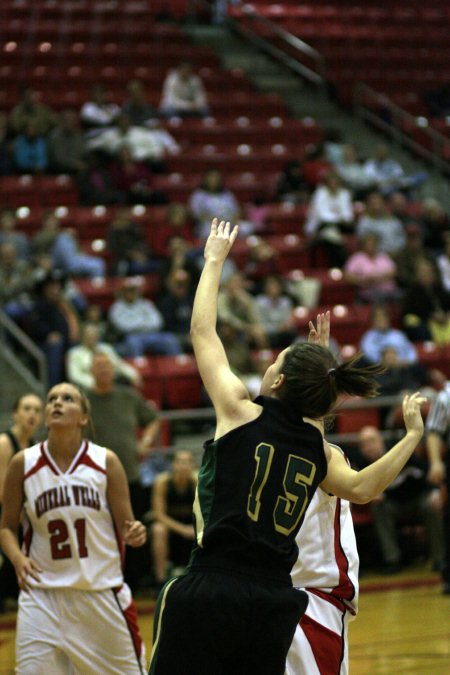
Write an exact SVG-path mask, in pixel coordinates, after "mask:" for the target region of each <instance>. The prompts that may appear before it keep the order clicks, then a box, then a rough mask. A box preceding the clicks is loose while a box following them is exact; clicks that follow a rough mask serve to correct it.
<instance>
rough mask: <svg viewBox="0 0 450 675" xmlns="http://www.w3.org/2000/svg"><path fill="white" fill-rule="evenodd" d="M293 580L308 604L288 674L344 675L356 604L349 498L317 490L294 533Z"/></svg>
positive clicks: (289, 659) (356, 564)
mask: <svg viewBox="0 0 450 675" xmlns="http://www.w3.org/2000/svg"><path fill="white" fill-rule="evenodd" d="M297 544H298V547H299V557H298V560H297V562H296V564H295V565H294V567H293V569H292V573H291V576H292V582H293V584H294V586H295V587H297V588H303V589H304V590H306V591H307V593H308V596H309V604H308V608H307V610H306V613H305V615H304V616H303V617H302V619H301V621H300V623H299V625H298V626H297V630H296V632H295V636H294V640H293V642H292V645H291V648H290V650H289V653H288V657H287V662H286V675H346V674H347V673H348V645H347V624H348V622H349V621H350V620H351V619H352V618H354V616H355V615H356V612H357V609H358V591H359V586H358V570H359V557H358V551H357V546H356V538H355V531H354V528H353V519H352V514H351V511H350V503H349V502H348V501H346V500H344V499H338V498H336V497H334V496H331V495H328V494H326V493H325V492H324V491H323V490H321V489H320V488H319V489H318V490H316V492H315V494H314V496H313V498H312V500H311V503H310V505H309V506H308V509H307V511H306V517H305V520H304V521H303V525H302V527H301V528H300V531H299V533H298V534H297Z"/></svg>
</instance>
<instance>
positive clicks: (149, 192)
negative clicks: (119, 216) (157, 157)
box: [111, 144, 168, 204]
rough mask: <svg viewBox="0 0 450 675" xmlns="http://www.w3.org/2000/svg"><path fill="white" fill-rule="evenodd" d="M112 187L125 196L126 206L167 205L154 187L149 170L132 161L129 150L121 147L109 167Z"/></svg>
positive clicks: (163, 197) (145, 166)
mask: <svg viewBox="0 0 450 675" xmlns="http://www.w3.org/2000/svg"><path fill="white" fill-rule="evenodd" d="M111 178H112V182H113V185H114V187H115V188H116V189H117V190H119V191H120V192H123V193H125V194H126V195H127V203H128V204H167V201H168V200H167V196H166V195H165V194H164V192H162V191H161V190H158V188H156V187H155V177H154V174H153V172H152V171H151V169H150V168H149V167H148V166H147V165H146V164H145V163H144V162H142V161H139V160H136V159H133V156H132V153H131V149H130V147H129V146H128V145H126V144H125V145H123V146H122V147H121V148H120V149H119V150H118V152H117V158H116V160H115V161H114V162H113V163H112V165H111Z"/></svg>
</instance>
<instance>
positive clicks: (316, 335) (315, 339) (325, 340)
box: [308, 311, 330, 347]
mask: <svg viewBox="0 0 450 675" xmlns="http://www.w3.org/2000/svg"><path fill="white" fill-rule="evenodd" d="M316 323H317V327H316V326H314V323H313V322H312V321H310V322H309V335H308V342H312V343H313V344H316V345H320V346H321V347H328V346H329V344H330V312H329V311H328V312H325V313H322V314H318V315H317V321H316Z"/></svg>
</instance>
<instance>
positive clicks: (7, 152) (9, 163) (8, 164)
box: [0, 111, 14, 176]
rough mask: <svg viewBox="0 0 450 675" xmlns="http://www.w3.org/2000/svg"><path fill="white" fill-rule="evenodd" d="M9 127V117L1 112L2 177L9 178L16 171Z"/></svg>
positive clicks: (0, 162) (0, 153) (0, 168)
mask: <svg viewBox="0 0 450 675" xmlns="http://www.w3.org/2000/svg"><path fill="white" fill-rule="evenodd" d="M8 126H9V121H8V115H7V114H6V113H5V112H3V111H0V176H9V175H10V174H11V173H13V169H14V166H13V160H12V148H11V142H10V139H9V138H8Z"/></svg>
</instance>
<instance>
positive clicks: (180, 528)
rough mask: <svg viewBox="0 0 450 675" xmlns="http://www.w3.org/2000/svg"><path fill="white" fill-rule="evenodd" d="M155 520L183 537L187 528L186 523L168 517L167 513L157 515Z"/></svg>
mask: <svg viewBox="0 0 450 675" xmlns="http://www.w3.org/2000/svg"><path fill="white" fill-rule="evenodd" d="M155 519H156V520H157V521H158V522H160V523H162V524H163V525H165V526H166V527H167V529H168V530H171V531H172V532H175V533H176V534H179V535H183V532H184V528H185V527H186V525H185V524H184V523H180V522H178V520H175V519H174V518H171V517H170V516H167V515H166V514H165V513H155Z"/></svg>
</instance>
